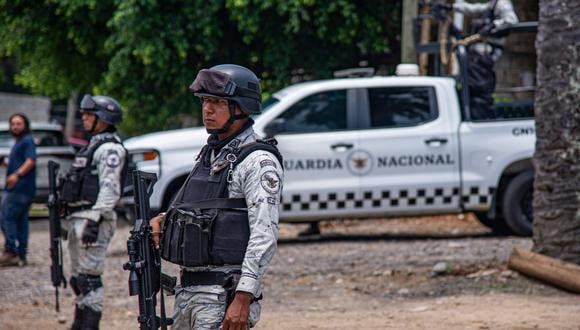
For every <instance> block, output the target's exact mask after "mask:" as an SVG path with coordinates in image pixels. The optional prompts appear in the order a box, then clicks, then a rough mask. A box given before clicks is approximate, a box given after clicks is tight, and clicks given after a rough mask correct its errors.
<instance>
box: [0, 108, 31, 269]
mask: <svg viewBox="0 0 580 330" xmlns="http://www.w3.org/2000/svg"><path fill="white" fill-rule="evenodd" d="M8 122H9V124H10V133H11V134H12V136H13V137H14V139H15V140H16V143H15V144H14V146H13V147H12V149H11V150H10V156H9V160H8V169H7V170H6V184H5V187H4V191H3V196H2V206H1V208H0V224H1V227H2V233H3V234H4V238H5V244H4V252H3V253H2V256H0V266H24V265H26V253H27V248H28V235H29V229H28V210H29V208H30V203H31V202H32V199H33V198H34V196H35V195H36V144H35V143H34V139H33V138H32V135H30V121H29V120H28V118H27V117H26V116H25V115H23V114H20V113H16V114H13V115H12V116H10V118H9V120H8ZM2 163H3V162H2Z"/></svg>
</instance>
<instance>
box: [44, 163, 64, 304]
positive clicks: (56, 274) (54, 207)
mask: <svg viewBox="0 0 580 330" xmlns="http://www.w3.org/2000/svg"><path fill="white" fill-rule="evenodd" d="M59 168H60V165H59V164H58V163H56V162H53V161H49V162H48V189H49V195H48V220H49V231H50V259H51V261H52V263H51V265H50V280H51V281H52V285H54V289H55V291H54V293H55V300H56V302H55V309H56V311H57V312H59V311H60V308H59V303H58V287H59V286H61V285H62V286H63V287H64V288H66V280H65V278H64V272H63V269H62V268H63V266H62V244H61V235H62V234H61V227H60V200H59V196H58V187H57V182H56V177H57V175H58V170H59Z"/></svg>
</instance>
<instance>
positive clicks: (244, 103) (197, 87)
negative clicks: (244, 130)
mask: <svg viewBox="0 0 580 330" xmlns="http://www.w3.org/2000/svg"><path fill="white" fill-rule="evenodd" d="M189 90H190V91H191V92H193V93H194V94H195V95H196V96H210V97H218V98H223V99H228V100H232V101H234V102H236V103H237V104H238V106H239V107H240V109H241V110H242V112H244V113H245V114H248V115H251V114H256V113H260V112H261V111H262V89H261V88H260V80H259V79H258V77H256V75H255V74H254V73H253V72H252V71H251V70H250V69H248V68H245V67H243V66H239V65H235V64H221V65H216V66H214V67H211V68H210V69H202V70H201V71H199V73H198V74H197V77H196V78H195V80H194V81H193V83H191V85H190V86H189Z"/></svg>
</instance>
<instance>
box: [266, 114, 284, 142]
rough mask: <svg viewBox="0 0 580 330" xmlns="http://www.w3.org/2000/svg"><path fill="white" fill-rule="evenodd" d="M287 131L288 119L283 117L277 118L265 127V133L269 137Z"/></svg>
mask: <svg viewBox="0 0 580 330" xmlns="http://www.w3.org/2000/svg"><path fill="white" fill-rule="evenodd" d="M284 131H286V120H285V119H283V118H276V119H274V120H272V121H271V122H269V123H268V124H267V125H266V127H264V133H265V134H266V137H267V138H271V137H274V136H276V134H279V133H282V132H284Z"/></svg>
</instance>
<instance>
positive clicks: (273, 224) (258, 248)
mask: <svg viewBox="0 0 580 330" xmlns="http://www.w3.org/2000/svg"><path fill="white" fill-rule="evenodd" d="M238 168H239V169H240V171H235V172H234V178H233V179H234V182H238V181H239V182H241V184H240V185H239V187H236V188H239V191H236V189H232V191H230V197H234V196H232V195H236V197H237V195H238V194H240V193H242V194H243V196H244V197H245V199H246V203H247V205H248V220H249V225H250V239H249V242H248V248H247V249H246V255H245V257H244V262H243V264H242V275H241V277H240V281H239V283H238V286H237V288H236V295H235V297H234V300H233V301H232V303H231V304H230V306H229V307H228V310H227V312H226V316H225V318H224V323H223V329H226V330H227V329H230V328H232V329H237V327H238V326H240V327H242V328H245V326H246V324H247V321H248V317H249V306H250V304H251V302H252V301H253V300H254V299H255V298H258V297H259V296H260V295H261V287H260V282H261V280H262V277H263V276H264V273H265V272H266V268H267V267H268V265H269V264H270V261H271V260H272V257H273V256H274V252H275V251H276V244H277V240H278V217H279V208H280V196H281V193H282V182H283V181H282V180H283V178H284V177H283V175H284V173H283V171H282V166H281V165H280V163H279V162H278V160H277V159H276V157H274V155H272V154H270V153H268V152H265V151H256V152H254V153H252V154H251V155H250V156H248V158H246V159H245V160H244V161H243V162H242V163H241V164H239V165H238Z"/></svg>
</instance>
